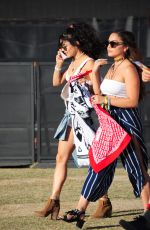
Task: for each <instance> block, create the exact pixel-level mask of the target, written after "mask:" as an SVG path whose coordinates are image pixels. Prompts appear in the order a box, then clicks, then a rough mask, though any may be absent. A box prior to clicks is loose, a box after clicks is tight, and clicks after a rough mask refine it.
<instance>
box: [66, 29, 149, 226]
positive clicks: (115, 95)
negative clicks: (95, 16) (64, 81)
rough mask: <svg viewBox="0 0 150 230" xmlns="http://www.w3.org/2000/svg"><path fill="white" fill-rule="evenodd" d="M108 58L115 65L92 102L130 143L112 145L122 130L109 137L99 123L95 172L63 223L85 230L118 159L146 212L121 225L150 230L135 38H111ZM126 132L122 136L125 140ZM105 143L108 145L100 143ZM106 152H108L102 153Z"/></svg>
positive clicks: (126, 35) (93, 157)
mask: <svg viewBox="0 0 150 230" xmlns="http://www.w3.org/2000/svg"><path fill="white" fill-rule="evenodd" d="M107 52H108V56H109V57H111V58H113V59H114V63H113V64H112V65H111V67H110V68H109V70H108V72H107V74H106V76H105V78H104V80H103V81H102V83H101V86H100V90H101V93H100V94H99V95H94V96H93V97H92V103H93V106H94V107H95V108H99V109H97V112H98V115H99V117H101V116H102V115H103V114H105V112H104V110H103V109H101V107H100V106H99V104H101V105H103V106H104V107H105V108H107V109H108V110H109V113H110V114H111V117H110V115H108V114H107V112H106V114H105V116H106V117H108V118H109V119H110V120H111V119H112V118H113V119H114V122H117V124H119V126H120V127H121V129H123V130H124V132H125V133H126V134H127V135H129V136H130V139H129V138H128V139H126V143H124V142H122V143H120V142H119V141H120V140H118V142H117V143H116V145H114V144H115V143H113V141H114V140H117V135H118V133H117V132H118V130H117V129H116V130H115V132H114V133H113V135H112V136H111V133H110V132H109V125H107V124H105V123H104V124H103V120H104V122H105V121H106V119H103V120H102V121H101V126H100V128H101V127H104V128H106V130H104V133H105V136H104V135H102V131H103V130H102V128H101V129H99V130H98V132H99V133H96V139H95V141H94V142H93V144H92V147H91V149H90V155H91V160H90V163H91V167H90V168H89V172H88V175H87V178H86V180H85V183H84V186H83V189H82V192H81V197H80V199H79V202H78V204H77V206H76V209H74V210H71V211H69V212H67V214H66V215H64V217H63V220H64V221H67V222H73V221H76V222H77V226H78V227H79V228H82V226H83V224H84V216H85V211H86V209H87V207H88V204H89V202H95V201H96V200H97V199H99V197H101V196H103V195H104V194H105V193H106V192H107V191H108V189H109V187H110V185H111V183H112V181H113V177H114V173H115V168H116V165H117V158H118V156H119V155H120V158H121V161H122V164H123V166H124V168H125V170H126V171H127V173H128V177H129V180H130V182H131V184H132V186H133V191H134V195H135V196H136V197H141V198H142V202H143V207H144V215H143V216H142V217H140V218H137V219H136V220H134V221H132V222H126V221H124V220H121V221H120V224H121V226H122V227H124V228H125V229H136V230H139V229H146V230H147V229H150V177H149V175H148V172H147V171H148V154H147V150H146V147H145V144H144V141H143V137H142V125H141V121H140V117H139V113H138V108H137V107H138V103H139V101H140V99H141V98H142V97H143V87H142V82H141V77H142V76H141V70H140V69H139V68H138V67H137V66H136V65H135V64H134V63H133V61H135V60H136V59H137V60H139V54H138V50H137V46H136V42H135V38H134V35H133V34H132V33H131V32H128V31H120V32H113V33H111V34H110V36H109V39H108V42H107ZM102 65H103V63H102V60H98V61H96V62H95V65H94V68H93V75H94V74H95V76H96V75H97V72H98V70H99V68H101V66H102ZM94 79H95V80H94ZM95 84H96V85H97V79H96V78H93V85H95ZM104 118H105V117H104ZM123 130H121V132H122V134H123V136H124V137H125V135H124V133H123ZM105 137H106V138H105ZM102 138H104V139H103V140H101V139H102ZM115 138H116V139H115ZM98 141H99V142H100V143H103V142H104V141H105V142H106V145H105V146H101V145H100V146H99V149H98V150H97V149H94V147H95V146H98V144H99V143H98ZM95 143H96V145H94V144H95ZM121 146H123V147H122V148H121V149H123V148H124V149H123V151H122V150H120V147H121ZM102 147H105V148H103V149H102ZM107 150H108V152H107V154H105V153H106V151H107ZM119 151H120V152H119ZM98 154H101V155H98Z"/></svg>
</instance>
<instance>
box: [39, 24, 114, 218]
mask: <svg viewBox="0 0 150 230" xmlns="http://www.w3.org/2000/svg"><path fill="white" fill-rule="evenodd" d="M101 51H102V45H101V43H100V41H99V37H98V36H97V33H96V31H95V30H94V28H93V27H92V26H90V25H88V24H86V23H74V24H71V25H70V26H68V27H67V28H66V30H65V31H64V33H63V34H61V35H60V37H59V49H58V52H57V55H56V65H55V69H54V74H53V85H54V86H59V85H61V84H63V83H64V82H65V81H66V82H67V83H66V85H65V86H64V88H63V90H62V93H61V97H62V98H63V100H64V102H65V106H66V112H65V114H64V117H63V119H62V121H61V122H60V125H59V126H58V128H57V130H56V133H55V136H54V137H55V138H56V139H58V140H59V143H58V152H57V157H56V167H55V172H54V179H53V188H52V194H51V196H50V198H49V199H48V201H47V203H46V205H45V207H44V209H43V210H41V211H36V215H37V216H39V217H46V216H48V215H50V214H51V219H57V217H58V213H59V209H60V201H59V198H60V193H61V190H62V187H63V184H64V182H65V180H66V177H67V163H68V160H69V158H70V157H71V154H72V153H73V151H74V149H76V152H77V154H79V155H78V158H79V161H82V159H83V158H84V157H85V152H87V151H88V149H89V146H90V145H91V141H92V137H93V136H94V135H95V128H94V125H93V121H92V118H91V111H92V106H91V103H90V100H89V98H90V97H91V95H92V90H93V91H94V93H95V94H99V93H100V88H99V84H100V82H99V74H98V73H97V75H96V76H95V77H96V79H97V85H95V87H94V88H93V89H92V69H93V66H94V60H95V59H97V58H98V57H99V55H100V53H101ZM64 55H66V57H67V58H71V60H72V61H71V63H70V64H69V66H68V68H67V70H66V71H65V72H62V71H61V70H62V66H63V64H64ZM87 130H89V132H87ZM89 133H91V138H89V136H87V134H88V135H89ZM105 196H106V197H104V198H103V200H106V202H105V207H102V208H101V210H102V214H101V215H105V216H107V213H108V212H109V216H110V215H111V213H110V211H111V209H112V206H111V203H110V201H109V199H108V197H107V195H105Z"/></svg>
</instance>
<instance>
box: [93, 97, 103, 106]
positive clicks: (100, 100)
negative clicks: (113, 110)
mask: <svg viewBox="0 0 150 230" xmlns="http://www.w3.org/2000/svg"><path fill="white" fill-rule="evenodd" d="M91 99H92V104H94V105H95V104H102V103H104V96H102V95H93V96H92V97H91Z"/></svg>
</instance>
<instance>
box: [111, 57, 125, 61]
mask: <svg viewBox="0 0 150 230" xmlns="http://www.w3.org/2000/svg"><path fill="white" fill-rule="evenodd" d="M124 59H125V58H124V57H120V58H114V61H115V62H119V61H123V60H124Z"/></svg>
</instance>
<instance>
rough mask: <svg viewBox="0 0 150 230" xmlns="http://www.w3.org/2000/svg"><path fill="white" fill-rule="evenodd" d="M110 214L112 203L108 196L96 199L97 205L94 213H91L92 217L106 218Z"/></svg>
mask: <svg viewBox="0 0 150 230" xmlns="http://www.w3.org/2000/svg"><path fill="white" fill-rule="evenodd" d="M111 215H112V204H111V202H110V199H109V198H105V197H101V198H100V199H99V201H98V207H97V209H96V211H95V213H94V214H93V215H92V217H93V218H106V217H111Z"/></svg>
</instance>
